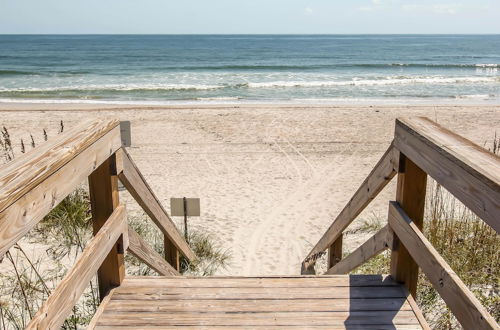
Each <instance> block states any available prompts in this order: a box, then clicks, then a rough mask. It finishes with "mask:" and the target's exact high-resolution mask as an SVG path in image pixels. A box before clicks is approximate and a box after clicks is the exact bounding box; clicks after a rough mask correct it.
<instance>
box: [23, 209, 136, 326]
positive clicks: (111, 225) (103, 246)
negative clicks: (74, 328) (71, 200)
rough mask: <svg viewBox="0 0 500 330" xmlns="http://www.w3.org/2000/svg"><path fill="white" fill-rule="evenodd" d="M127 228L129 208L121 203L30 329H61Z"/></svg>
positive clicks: (41, 309)
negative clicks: (127, 211) (127, 209)
mask: <svg viewBox="0 0 500 330" xmlns="http://www.w3.org/2000/svg"><path fill="white" fill-rule="evenodd" d="M126 229H127V222H126V211H125V207H124V206H119V207H117V208H116V209H115V211H114V212H113V214H112V215H111V216H110V218H109V220H108V221H107V222H106V223H105V224H104V226H103V227H102V228H101V230H100V231H99V233H97V235H96V236H95V237H94V238H92V240H91V241H90V242H89V244H88V245H87V246H86V247H85V249H84V251H83V253H82V254H81V255H80V256H79V257H78V260H77V261H76V263H75V265H74V266H73V267H72V268H71V269H70V270H69V271H68V273H67V274H66V276H64V279H63V280H62V281H61V282H60V283H59V285H58V286H57V288H56V289H55V290H54V291H53V292H52V294H51V295H50V297H49V298H48V299H47V301H45V303H44V304H43V305H42V307H41V308H40V310H39V311H38V312H37V313H36V315H35V316H34V317H33V319H32V320H31V322H30V323H29V324H28V326H27V327H26V329H59V327H60V326H61V325H62V324H63V322H64V320H65V319H66V318H67V317H68V316H69V314H70V313H71V310H72V308H73V306H74V305H75V304H76V302H77V301H78V299H79V298H80V295H81V294H82V293H83V291H84V290H85V288H86V287H87V285H88V284H89V282H90V280H91V279H92V276H94V274H95V272H96V271H97V269H98V268H99V266H100V265H101V263H102V262H103V261H104V259H105V258H106V256H107V255H108V253H109V251H110V250H111V249H112V247H113V246H114V245H115V243H116V241H117V240H118V238H119V237H120V235H122V234H125V235H126V233H127V230H126Z"/></svg>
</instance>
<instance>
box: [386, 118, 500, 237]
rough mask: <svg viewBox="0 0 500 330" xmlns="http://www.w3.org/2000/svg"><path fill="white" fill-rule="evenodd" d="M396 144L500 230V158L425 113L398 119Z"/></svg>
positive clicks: (418, 164) (487, 221)
mask: <svg viewBox="0 0 500 330" xmlns="http://www.w3.org/2000/svg"><path fill="white" fill-rule="evenodd" d="M394 146H395V147H396V148H397V149H398V150H400V151H401V152H402V153H403V154H404V155H405V156H406V157H408V158H410V159H411V160H412V161H413V162H414V163H415V164H416V165H417V166H418V167H420V168H421V169H422V170H423V171H425V172H426V173H427V174H428V175H429V176H431V177H432V178H434V179H435V180H436V181H437V182H438V183H439V184H441V185H442V186H443V187H445V188H446V189H447V190H448V191H450V192H451V193H452V194H453V195H454V196H455V197H456V198H458V199H459V200H460V201H461V202H462V203H464V204H465V205H466V206H467V207H468V208H469V209H471V210H472V211H473V212H474V213H476V214H477V215H478V216H479V217H480V218H481V219H483V220H484V221H485V222H486V223H488V224H489V225H490V226H491V227H492V228H494V229H495V230H496V231H497V232H498V233H500V158H499V157H498V156H497V155H495V154H493V153H491V152H488V151H487V150H485V149H483V148H481V147H480V146H478V145H476V144H474V143H472V142H471V141H469V140H467V139H465V138H464V137H462V136H459V135H457V134H455V133H453V132H452V131H450V130H448V129H446V128H444V127H442V126H440V125H439V124H437V123H435V122H433V121H431V120H430V119H428V118H424V117H415V118H409V119H406V118H405V119H397V120H396V130H395V136H394Z"/></svg>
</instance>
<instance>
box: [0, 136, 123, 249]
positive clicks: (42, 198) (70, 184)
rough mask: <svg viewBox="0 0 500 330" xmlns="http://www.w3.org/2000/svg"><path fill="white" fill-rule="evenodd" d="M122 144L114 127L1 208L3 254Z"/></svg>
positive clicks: (0, 225)
mask: <svg viewBox="0 0 500 330" xmlns="http://www.w3.org/2000/svg"><path fill="white" fill-rule="evenodd" d="M120 146H121V141H120V129H119V127H115V128H113V129H111V130H110V131H108V132H107V133H106V134H105V135H104V136H102V137H101V138H99V139H98V140H97V141H95V142H94V143H93V144H91V145H89V146H87V147H86V148H85V149H84V150H82V149H80V153H79V154H78V155H76V157H74V158H73V159H71V160H70V161H69V162H67V163H66V164H65V165H64V166H62V167H61V168H59V169H58V170H55V171H54V172H52V175H50V176H46V177H45V179H44V181H42V182H40V183H38V185H36V186H32V188H31V190H30V191H28V192H27V193H26V194H24V195H23V196H22V197H20V198H19V199H17V200H16V202H15V203H13V204H11V205H10V206H8V207H7V208H6V209H5V210H3V211H2V212H0V257H2V256H3V255H4V254H5V252H6V251H7V250H8V249H9V248H11V247H12V245H14V244H15V243H16V242H17V241H18V240H19V239H20V238H21V237H23V236H24V235H25V234H26V233H27V232H28V231H29V230H31V229H32V228H33V227H34V226H35V225H36V224H37V223H38V222H39V221H40V220H42V219H43V217H44V216H45V215H46V214H47V213H48V212H50V210H52V209H53V208H54V207H55V206H56V205H57V204H58V203H59V202H61V201H62V200H63V199H64V198H65V197H66V196H67V195H68V194H69V193H71V192H72V191H74V190H75V187H77V186H78V185H79V184H80V183H82V182H83V181H84V180H85V179H86V178H87V177H88V176H89V175H90V174H91V173H92V172H93V171H94V170H95V168H97V167H98V166H100V165H101V164H102V163H103V162H104V161H105V160H106V159H108V158H109V157H110V156H111V155H112V154H113V153H114V152H115V151H116V150H117V149H118V148H120ZM41 147H42V146H40V148H41Z"/></svg>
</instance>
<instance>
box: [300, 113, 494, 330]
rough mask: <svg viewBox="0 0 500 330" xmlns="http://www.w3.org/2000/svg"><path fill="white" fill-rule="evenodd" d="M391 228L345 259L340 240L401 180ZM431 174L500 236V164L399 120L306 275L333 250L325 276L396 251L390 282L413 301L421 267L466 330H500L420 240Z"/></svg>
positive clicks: (454, 138)
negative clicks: (404, 289) (387, 188)
mask: <svg viewBox="0 0 500 330" xmlns="http://www.w3.org/2000/svg"><path fill="white" fill-rule="evenodd" d="M396 174H397V177H398V182H397V192H396V201H391V202H389V215H388V224H387V225H386V226H385V227H383V228H382V229H381V230H380V231H378V232H377V233H376V234H375V235H374V236H373V237H371V238H370V239H369V240H368V241H366V242H365V243H364V244H362V245H361V246H360V247H359V248H358V249H356V250H355V251H354V252H352V253H351V254H349V255H348V256H347V257H345V258H342V233H343V231H344V230H345V229H346V228H347V226H348V225H349V224H350V223H351V222H352V221H353V220H354V219H355V218H356V216H358V215H359V214H360V213H361V211H363V209H364V208H365V207H366V206H367V205H368V204H369V203H370V202H371V201H372V200H373V199H374V198H375V197H376V196H377V195H378V193H379V192H380V191H381V190H382V189H383V188H384V187H385V186H386V185H387V183H389V181H390V180H391V179H392V178H393V177H394V176H396ZM427 175H429V176H431V177H432V178H434V180H436V181H437V182H438V183H439V184H441V185H442V186H443V187H444V188H446V189H447V190H448V191H450V192H451V193H452V194H453V195H454V196H455V197H456V198H457V199H459V200H460V201H461V202H462V203H463V204H464V205H466V206H467V207H468V208H469V209H470V210H472V211H473V212H474V213H475V214H476V215H478V216H479V217H480V218H481V219H482V220H484V221H485V222H486V223H487V224H489V225H490V226H491V227H492V228H494V229H495V231H496V232H497V233H499V232H500V159H499V157H498V156H496V155H494V154H492V153H490V152H488V151H486V150H484V149H482V148H480V147H478V146H477V145H475V144H473V143H472V142H470V141H468V140H466V139H464V138H463V137H461V136H458V135H456V134H454V133H453V132H451V131H449V130H447V129H445V128H443V127H441V126H440V125H438V124H436V123H434V122H432V121H431V120H429V119H427V118H412V119H398V120H396V130H395V136H394V140H393V141H392V143H391V145H390V146H389V148H388V149H387V151H386V152H385V153H384V155H383V156H382V158H381V159H380V161H379V162H378V163H377V165H375V167H374V169H373V170H372V171H371V173H370V174H369V175H368V177H367V178H366V179H365V181H364V182H363V183H362V184H361V186H360V187H359V189H358V190H357V191H356V193H355V194H354V196H353V197H352V198H351V200H350V201H349V202H348V203H347V205H346V206H345V207H344V209H343V210H342V211H341V212H340V214H339V215H338V217H337V218H336V219H335V220H334V221H333V223H332V225H331V226H330V228H328V230H327V231H326V233H325V234H324V235H323V237H321V239H320V240H319V241H318V243H317V244H316V245H315V246H314V248H313V249H312V250H311V252H310V253H309V254H308V255H307V257H306V258H305V259H304V261H303V263H302V273H303V274H311V273H314V264H315V262H316V260H317V259H318V257H319V256H321V255H322V254H323V253H324V251H325V250H327V249H328V258H327V262H328V270H327V272H326V273H327V274H346V273H348V272H350V271H352V270H354V269H355V268H356V267H358V266H360V265H362V264H363V263H365V262H366V261H368V260H369V259H370V258H372V257H374V256H376V255H378V254H379V253H380V252H382V251H384V250H385V249H387V248H389V249H391V276H392V277H393V278H394V279H396V280H397V281H399V282H401V283H404V285H405V286H406V287H407V288H408V290H409V292H410V293H411V294H412V295H413V296H415V293H416V290H417V279H418V270H419V268H421V269H422V271H423V272H424V273H425V274H426V276H427V278H428V279H429V281H430V282H431V283H432V285H433V286H434V288H435V289H436V290H437V292H438V293H439V294H440V295H441V297H442V298H443V300H444V301H445V303H446V304H447V305H448V307H449V308H450V310H451V311H452V312H453V314H454V315H455V316H456V318H457V319H458V321H459V322H460V323H461V324H462V325H463V326H464V328H465V329H499V327H498V324H497V323H496V322H495V320H494V319H493V317H492V316H491V315H490V314H489V313H488V312H487V311H486V309H485V308H484V307H483V306H482V305H481V304H480V302H479V301H478V299H477V298H476V297H475V296H474V294H473V293H472V292H471V291H470V290H469V289H468V288H467V287H466V286H465V284H464V283H463V282H462V281H461V280H460V278H459V277H458V276H457V275H456V274H455V272H454V271H453V270H452V269H451V268H450V266H449V265H448V264H447V263H446V261H445V260H444V259H443V258H442V257H441V256H440V255H439V253H438V252H437V251H436V250H435V249H434V247H433V246H432V245H431V243H430V242H429V241H428V240H427V239H426V238H425V236H424V235H423V234H422V227H423V218H424V204H425V193H426V184H427Z"/></svg>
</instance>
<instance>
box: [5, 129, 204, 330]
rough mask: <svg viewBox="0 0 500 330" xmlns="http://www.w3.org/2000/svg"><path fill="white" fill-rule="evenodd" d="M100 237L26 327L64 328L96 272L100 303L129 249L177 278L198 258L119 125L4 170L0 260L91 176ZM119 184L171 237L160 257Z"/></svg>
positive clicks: (73, 135)
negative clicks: (132, 222)
mask: <svg viewBox="0 0 500 330" xmlns="http://www.w3.org/2000/svg"><path fill="white" fill-rule="evenodd" d="M87 177H88V180H89V193H90V202H91V208H92V221H93V231H94V237H93V238H92V240H91V241H90V242H88V244H87V246H86V247H85V249H84V251H83V252H82V254H81V255H80V256H79V258H78V259H77V261H76V263H75V265H74V266H73V267H72V269H71V270H70V271H68V273H67V274H66V275H65V277H64V278H63V279H62V281H61V282H60V283H59V285H58V286H57V287H56V288H55V289H54V291H53V292H52V294H51V295H50V296H49V298H48V299H47V300H46V301H45V302H44V304H43V305H42V307H41V308H40V310H39V311H38V312H37V314H36V315H35V316H34V317H33V318H32V320H31V322H30V323H29V325H28V327H27V328H32V329H35V328H36V329H58V328H59V327H60V326H61V325H62V324H63V323H64V320H65V319H66V318H67V317H68V316H69V315H70V313H71V311H72V308H73V306H74V305H75V304H76V303H77V301H78V299H79V297H80V296H81V294H82V293H83V291H84V290H85V288H86V287H87V286H88V284H89V282H90V281H91V279H92V277H93V276H94V275H95V274H96V272H97V277H98V282H99V293H100V295H99V296H100V299H101V300H102V299H104V298H105V297H106V295H107V294H108V292H109V291H110V290H111V289H112V288H114V287H116V286H119V285H120V284H121V283H122V281H123V278H124V275H125V266H124V253H125V251H129V252H130V253H132V254H133V255H135V256H136V257H137V258H139V259H140V260H142V261H143V262H144V263H146V264H147V265H148V266H150V267H151V268H153V269H154V270H156V271H157V272H158V273H160V274H162V275H179V256H180V255H183V256H184V257H185V258H186V259H187V260H189V261H192V260H194V259H195V258H196V256H195V255H194V253H193V251H192V250H191V249H190V247H189V245H188V244H187V242H186V241H185V240H184V238H183V236H182V235H181V233H180V232H179V231H178V230H177V228H176V227H175V225H174V223H173V222H172V220H171V219H170V217H169V216H168V214H167V212H166V211H165V209H164V208H163V207H162V205H161V203H160V202H159V201H158V199H157V198H156V196H155V195H154V193H153V192H152V190H151V188H150V187H149V185H148V184H147V183H146V181H145V179H144V177H143V176H142V175H141V173H140V171H139V170H138V169H137V167H136V166H135V164H134V162H133V161H132V159H131V158H130V156H129V155H128V153H127V152H126V150H125V149H124V148H122V146H121V139H120V127H119V122H118V121H103V120H98V121H93V122H89V123H85V124H82V125H80V126H78V127H75V128H74V129H73V130H71V131H69V132H67V133H65V134H61V135H60V136H58V138H57V139H56V140H54V141H52V142H50V143H46V144H44V145H42V146H40V147H38V148H36V149H34V150H33V151H32V152H30V153H27V154H25V155H23V156H22V157H19V158H17V159H15V160H14V161H12V162H10V163H8V164H6V165H5V166H3V167H2V169H1V170H0V258H1V257H3V255H4V254H5V253H6V252H7V251H8V250H9V249H10V248H11V247H12V246H13V245H14V244H15V243H16V242H17V241H18V240H19V239H20V238H22V237H23V236H24V235H25V234H26V233H27V232H28V231H29V230H30V229H32V228H33V227H34V226H35V225H36V224H37V223H38V222H40V221H41V220H42V219H43V217H44V216H45V215H47V214H48V213H49V212H50V211H51V210H52V209H53V208H54V207H55V206H57V204H58V203H59V202H61V201H62V200H63V199H64V198H65V197H66V196H67V195H68V194H70V193H71V192H72V191H74V190H75V188H77V187H78V186H79V185H80V184H81V183H82V182H83V181H84V180H85V179H86V178H87ZM118 180H120V181H121V182H122V183H123V185H124V186H125V187H126V188H127V189H128V191H129V192H130V193H131V195H132V196H133V197H134V199H136V200H137V202H138V203H139V205H140V206H141V207H142V208H143V209H144V211H145V212H146V213H147V214H148V215H149V216H150V217H151V219H152V220H153V221H154V222H155V224H156V225H157V226H158V228H159V229H160V230H161V231H162V232H163V234H164V238H165V256H161V255H159V254H158V253H157V252H156V251H155V250H154V249H153V248H152V247H150V246H149V245H148V244H147V243H146V242H145V241H144V240H143V239H142V238H141V237H140V236H139V235H138V234H137V233H136V232H135V231H134V230H132V229H131V228H130V227H128V226H127V221H126V220H127V215H126V209H125V205H123V203H120V200H119V196H118V195H119V194H118Z"/></svg>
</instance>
